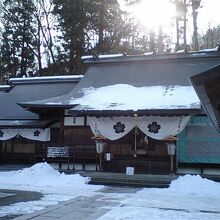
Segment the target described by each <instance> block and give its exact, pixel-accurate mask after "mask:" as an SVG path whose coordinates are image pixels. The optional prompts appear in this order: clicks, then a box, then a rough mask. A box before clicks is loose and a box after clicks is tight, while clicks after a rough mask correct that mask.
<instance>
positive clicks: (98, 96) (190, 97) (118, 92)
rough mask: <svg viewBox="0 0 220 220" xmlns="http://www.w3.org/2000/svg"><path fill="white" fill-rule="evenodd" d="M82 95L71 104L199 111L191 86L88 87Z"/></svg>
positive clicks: (93, 106)
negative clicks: (194, 109)
mask: <svg viewBox="0 0 220 220" xmlns="http://www.w3.org/2000/svg"><path fill="white" fill-rule="evenodd" d="M83 92H84V96H83V97H82V98H79V99H72V100H71V101H70V104H80V105H82V106H86V107H89V108H91V109H95V110H141V109H182V108H200V101H199V99H198V96H197V95H196V93H195V91H194V89H193V87H192V86H178V85H176V86H149V87H135V86H132V85H127V84H116V85H111V86H104V87H100V88H93V87H91V88H88V89H85V90H84V91H83ZM183 94H184V96H183ZM180 97H181V99H180Z"/></svg>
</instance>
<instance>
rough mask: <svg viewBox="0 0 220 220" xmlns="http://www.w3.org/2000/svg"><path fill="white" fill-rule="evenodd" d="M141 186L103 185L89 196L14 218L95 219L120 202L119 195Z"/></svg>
mask: <svg viewBox="0 0 220 220" xmlns="http://www.w3.org/2000/svg"><path fill="white" fill-rule="evenodd" d="M140 189H141V188H131V187H105V188H104V189H102V190H99V191H98V192H97V195H94V196H91V197H84V196H80V197H77V198H74V199H71V200H69V201H66V202H62V203H60V204H58V205H55V206H50V207H48V208H46V209H43V210H40V211H36V212H33V213H30V214H27V215H22V216H19V217H17V218H15V220H58V219H60V220H73V219H80V220H95V219H98V218H99V217H101V216H103V215H104V214H106V213H107V212H108V211H110V210H111V209H112V208H113V207H116V206H119V205H120V204H121V198H120V196H116V194H124V195H125V194H126V197H129V196H131V195H132V194H134V193H136V192H137V191H139V190H140Z"/></svg>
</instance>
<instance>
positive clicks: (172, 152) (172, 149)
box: [166, 142, 176, 156]
mask: <svg viewBox="0 0 220 220" xmlns="http://www.w3.org/2000/svg"><path fill="white" fill-rule="evenodd" d="M166 145H167V152H168V154H169V155H170V156H174V155H175V152H176V145H175V144H174V143H172V142H171V143H167V144H166Z"/></svg>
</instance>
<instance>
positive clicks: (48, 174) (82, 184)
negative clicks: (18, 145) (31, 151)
mask: <svg viewBox="0 0 220 220" xmlns="http://www.w3.org/2000/svg"><path fill="white" fill-rule="evenodd" d="M88 181H89V179H88V178H86V177H82V176H80V175H79V174H72V175H66V174H64V173H62V174H61V173H59V172H58V171H57V170H55V169H53V168H52V167H51V166H50V165H49V164H47V163H38V164H36V165H34V166H32V167H30V168H25V169H23V170H19V171H10V172H1V173H0V189H16V190H25V191H36V192H40V193H42V194H43V197H42V199H41V200H39V201H30V202H20V203H16V204H13V205H10V206H6V207H4V206H3V207H0V217H2V216H5V215H8V214H11V215H12V214H14V215H16V214H22V213H30V212H33V211H34V210H41V209H43V208H45V207H47V206H50V205H55V204H58V203H59V202H61V201H67V200H69V199H72V198H75V197H77V196H91V195H93V194H94V191H96V190H98V189H101V188H103V186H93V185H88V184H87V183H88Z"/></svg>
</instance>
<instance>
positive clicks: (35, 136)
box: [0, 128, 50, 141]
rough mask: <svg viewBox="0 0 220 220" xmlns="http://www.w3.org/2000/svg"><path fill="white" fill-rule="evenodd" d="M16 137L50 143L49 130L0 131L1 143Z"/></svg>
mask: <svg viewBox="0 0 220 220" xmlns="http://www.w3.org/2000/svg"><path fill="white" fill-rule="evenodd" d="M16 135H21V136H22V137H24V138H27V139H30V140H36V141H50V128H46V129H39V128H30V129H28V128H27V129H26V128H25V129H0V140H1V141H5V140H9V139H12V138H13V137H15V136H16Z"/></svg>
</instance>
